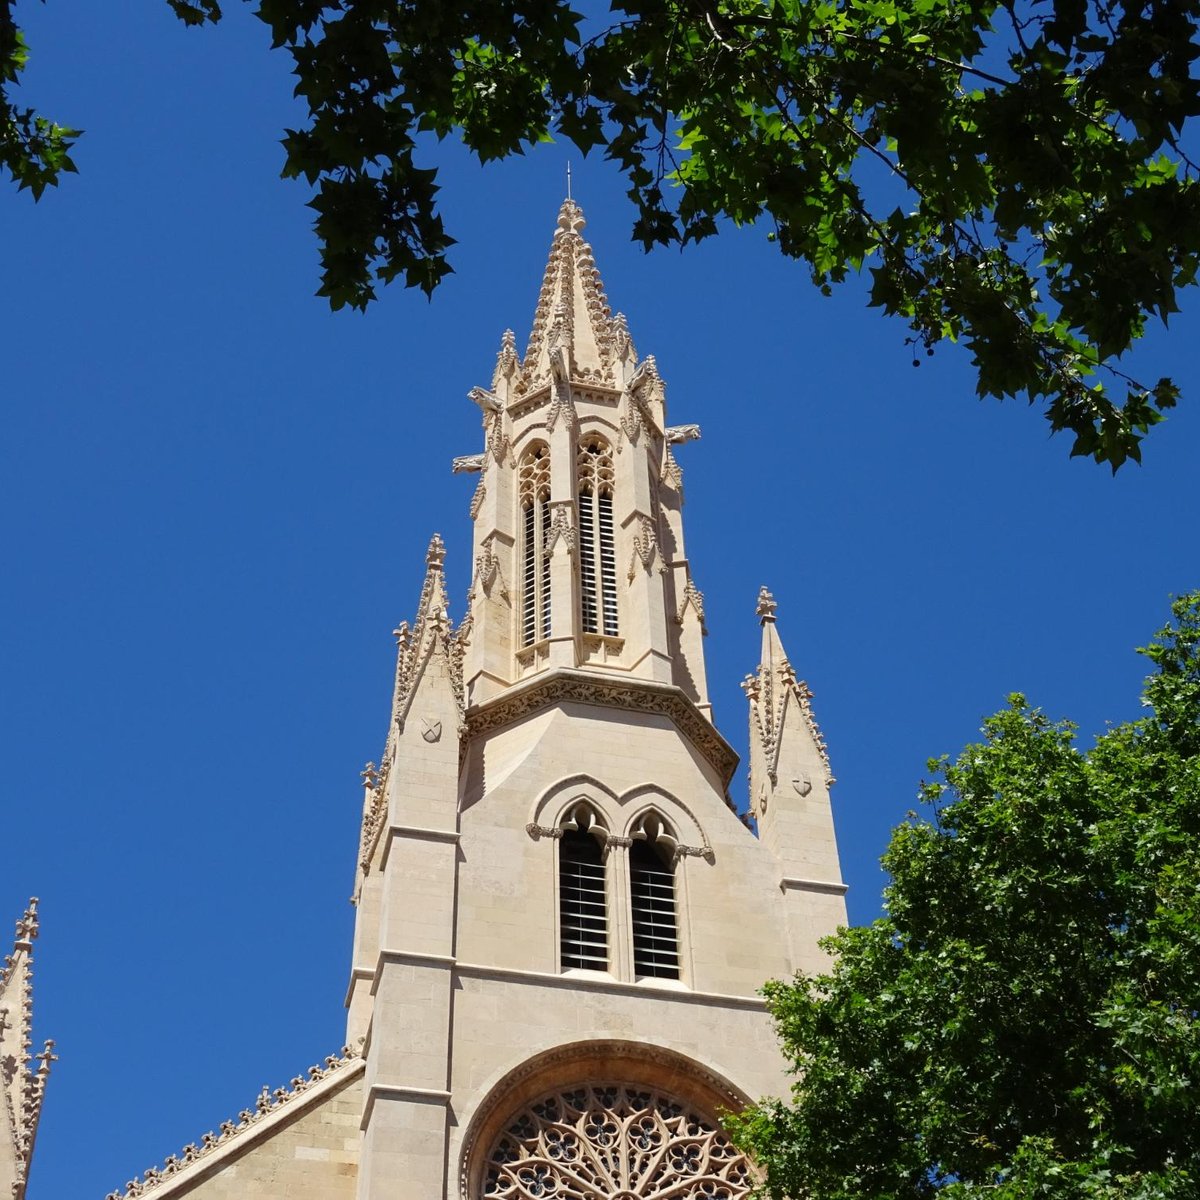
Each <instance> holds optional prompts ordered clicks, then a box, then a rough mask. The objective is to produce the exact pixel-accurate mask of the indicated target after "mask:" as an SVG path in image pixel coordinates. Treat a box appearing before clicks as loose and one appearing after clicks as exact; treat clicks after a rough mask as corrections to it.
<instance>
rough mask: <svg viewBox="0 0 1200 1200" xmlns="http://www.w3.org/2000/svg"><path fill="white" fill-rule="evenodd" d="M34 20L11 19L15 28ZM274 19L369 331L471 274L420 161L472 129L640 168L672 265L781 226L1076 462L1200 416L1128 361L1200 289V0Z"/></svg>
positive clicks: (494, 154)
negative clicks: (1153, 327) (683, 255)
mask: <svg viewBox="0 0 1200 1200" xmlns="http://www.w3.org/2000/svg"><path fill="white" fill-rule="evenodd" d="M168 3H170V4H171V6H172V8H173V9H174V10H175V11H176V12H177V13H178V14H179V15H180V16H181V17H182V18H183V19H184V20H185V21H187V22H189V23H192V24H198V23H202V22H204V21H215V20H217V19H218V18H219V16H220V6H219V4H218V3H217V0H168ZM10 8H11V0H0V31H2V29H3V26H4V24H5V22H7V24H8V26H9V27H10V29H11V26H12V22H11V13H10ZM257 12H258V15H259V16H260V17H261V18H262V20H263V21H265V22H266V23H267V24H268V25H269V26H270V28H271V30H272V33H273V37H274V41H275V44H276V46H278V47H281V48H286V50H287V51H288V52H289V53H290V54H291V56H292V59H293V62H294V72H295V76H296V81H297V82H296V91H297V94H298V96H299V97H301V98H302V100H303V101H304V102H305V103H306V105H307V108H308V117H309V119H308V121H307V124H306V125H305V126H304V127H303V128H301V129H297V130H290V131H288V132H287V135H286V137H285V139H284V146H285V149H286V161H285V166H284V174H285V175H288V176H293V177H302V178H304V179H306V180H307V181H308V182H309V183H310V184H311V185H312V186H313V187H314V188H315V189H316V194H315V196H314V198H313V200H312V201H311V204H312V207H313V208H314V210H315V211H316V214H317V216H316V222H315V227H316V231H317V235H318V238H319V240H320V243H321V247H322V266H323V274H322V283H321V288H320V293H321V294H322V295H325V296H326V297H328V299H329V302H330V304H331V305H332V306H333V307H334V308H340V307H342V306H344V305H351V306H353V307H359V308H362V307H365V306H366V305H367V303H368V302H369V301H370V300H371V299H373V298H374V297H375V294H376V285H377V283H379V282H380V281H384V282H386V281H390V280H392V279H395V278H397V277H399V278H402V279H403V280H404V281H405V282H406V283H407V284H408V285H410V286H418V287H421V288H423V289H425V290H426V291H427V292H429V291H432V289H433V288H434V287H436V285H437V283H438V281H439V280H440V279H441V278H442V277H443V276H444V275H445V274H446V272H447V271H448V270H449V269H450V267H449V264H448V260H447V252H448V250H449V248H450V246H451V244H452V239H451V238H450V237H449V235H448V234H447V233H446V231H445V229H444V227H443V224H442V221H441V218H440V216H439V214H438V209H437V203H436V193H437V174H436V170H435V169H434V168H432V167H429V166H423V165H421V164H422V162H423V161H427V158H426V155H427V152H428V145H427V143H428V142H429V140H430V139H433V138H444V137H447V136H450V135H457V136H459V137H461V138H462V140H463V141H464V142H465V144H466V145H467V146H469V147H470V148H471V149H472V150H473V151H475V153H476V154H478V156H479V157H480V159H481V160H483V161H487V160H489V159H494V158H501V157H505V156H509V155H513V154H520V153H523V152H524V150H525V149H526V148H528V147H529V146H531V145H533V144H535V143H537V142H539V141H545V140H547V139H550V138H552V137H559V138H565V139H567V140H569V141H571V142H572V143H574V144H575V145H576V146H577V147H578V148H579V149H580V150H581V151H583V152H584V153H587V152H588V151H589V150H592V149H594V148H597V147H599V148H601V149H602V150H603V152H604V154H605V155H606V156H607V157H608V158H610V159H612V160H613V161H614V162H616V163H617V164H618V166H619V167H620V168H621V170H622V171H623V172H624V174H625V177H626V179H627V180H628V184H629V196H630V199H631V200H632V201H633V204H634V206H635V210H636V220H635V223H634V235H635V237H636V238H637V239H639V240H641V241H642V242H643V243H644V244H645V245H646V246H647V247H650V246H653V245H655V244H665V243H672V242H677V243H687V242H691V241H697V240H700V239H702V238H705V237H708V236H710V235H712V234H713V233H715V232H716V231H717V230H718V228H719V227H720V223H721V222H722V221H723V220H731V221H733V222H736V223H738V224H748V223H751V222H755V221H762V222H764V223H766V225H767V226H768V228H769V230H770V236H771V237H772V238H774V239H775V240H776V242H777V244H778V246H779V248H780V249H781V250H782V251H783V253H784V254H786V255H788V256H791V257H794V258H798V259H801V260H803V261H804V262H805V263H806V264H807V267H808V269H809V272H810V274H811V276H812V279H813V281H814V282H815V283H816V284H817V286H819V287H820V288H821V289H822V290H824V291H828V290H829V289H830V288H831V287H832V286H833V285H834V284H837V283H840V282H842V281H843V280H844V279H845V278H846V277H847V275H848V274H850V273H852V272H858V271H868V272H869V273H870V278H871V291H870V303H871V304H872V305H875V306H878V307H879V308H881V309H883V310H884V311H885V312H887V313H889V314H893V315H895V316H898V317H900V318H901V319H903V320H904V321H906V322H907V323H908V325H909V328H910V338H909V340H910V341H911V343H912V344H913V346H914V348H915V351H916V352H917V353H918V354H919V352H921V351H924V352H926V353H932V352H933V349H934V347H935V346H936V345H938V344H939V343H940V342H942V341H944V340H947V339H949V340H954V341H962V342H964V343H965V344H966V346H967V347H968V348H969V350H970V352H971V355H972V359H973V363H974V365H975V368H976V371H977V376H978V391H979V393H980V395H987V396H995V397H1006V396H1024V397H1026V398H1027V399H1028V400H1029V401H1030V402H1031V403H1033V402H1037V403H1041V404H1044V405H1045V409H1046V415H1047V417H1048V419H1049V421H1050V424H1051V427H1052V428H1053V429H1054V430H1070V431H1071V432H1072V433H1073V434H1074V443H1073V449H1072V453H1073V454H1083V455H1091V456H1092V457H1094V458H1095V459H1097V460H1098V461H1101V462H1107V463H1109V464H1111V465H1112V467H1113V469H1114V470H1115V469H1116V468H1117V467H1119V466H1120V465H1121V464H1122V463H1123V462H1124V461H1126V459H1128V458H1134V459H1137V458H1139V455H1140V451H1139V444H1140V441H1141V439H1142V437H1143V436H1144V434H1145V433H1146V431H1147V430H1148V429H1149V428H1150V427H1151V426H1152V425H1154V424H1155V423H1157V422H1158V421H1159V420H1161V419H1162V415H1163V412H1164V410H1167V409H1169V408H1171V407H1172V406H1173V405H1174V404H1175V403H1176V399H1177V396H1178V390H1177V388H1176V386H1175V384H1174V383H1173V382H1172V381H1171V380H1169V379H1162V380H1159V381H1158V382H1157V383H1155V384H1153V385H1149V386H1148V385H1145V384H1142V383H1139V382H1138V381H1136V380H1134V379H1132V378H1130V377H1129V376H1127V375H1126V374H1125V373H1124V372H1122V371H1121V370H1120V369H1119V367H1118V360H1119V359H1120V357H1121V356H1122V354H1124V353H1125V352H1126V351H1127V350H1128V349H1129V348H1130V347H1131V345H1132V344H1133V343H1134V342H1135V341H1136V339H1137V338H1138V337H1139V336H1141V334H1142V333H1143V332H1144V330H1145V328H1146V323H1147V321H1148V320H1149V319H1150V318H1153V317H1157V318H1161V319H1162V320H1163V321H1165V320H1166V319H1167V318H1168V317H1169V316H1170V315H1171V314H1172V313H1173V312H1175V311H1177V293H1178V291H1179V290H1180V289H1181V288H1186V287H1188V286H1190V285H1192V284H1193V283H1195V281H1196V273H1197V265H1198V263H1200V257H1198V256H1200V199H1198V195H1200V193H1198V192H1197V186H1196V168H1195V164H1193V163H1192V161H1191V160H1190V159H1189V158H1188V156H1187V154H1186V152H1185V147H1184V144H1183V141H1182V136H1183V133H1184V129H1185V126H1186V123H1187V121H1188V119H1189V118H1191V117H1193V116H1195V115H1196V114H1197V112H1200V88H1198V86H1197V82H1196V81H1195V80H1194V79H1193V77H1192V64H1193V62H1194V61H1195V59H1196V57H1197V54H1198V53H1200V49H1198V47H1197V38H1196V34H1197V23H1198V19H1200V0H613V4H612V9H611V12H610V13H609V14H608V16H607V17H592V18H589V19H587V20H585V19H584V17H583V16H582V15H581V14H580V13H579V12H577V11H575V10H574V9H572V8H571V6H570V4H569V3H568V0H459V2H458V3H457V4H446V3H445V2H444V0H258V7H257ZM2 50H3V42H2V41H0V51H2ZM0 61H5V62H9V63H10V64H12V63H14V62H16V59H14V58H13V57H12V55H11V54H10V55H9V56H8V57H7V58H3V59H0ZM15 69H19V66H18V67H17V68H15ZM14 79H15V75H14V74H12V73H10V74H9V75H8V76H6V77H5V81H6V82H9V83H11V82H13V81H14ZM6 128H7V130H8V132H7V134H6V149H7V157H6V159H5V164H6V165H7V166H8V167H9V169H10V170H12V171H13V172H14V174H17V175H18V178H21V177H22V176H21V174H20V172H22V171H26V170H28V169H29V168H28V164H29V163H34V162H36V163H39V164H40V166H39V167H38V169H39V170H40V171H41V172H42V175H41V176H39V178H42V179H43V183H42V186H44V183H45V182H53V180H54V176H55V173H56V169H59V168H61V169H66V168H65V167H63V164H62V162H61V160H60V159H56V157H55V154H56V153H57V151H56V150H55V151H51V152H50V153H49V158H48V159H47V157H46V153H45V152H44V151H43V149H42V146H41V144H40V143H39V144H36V145H34V146H33V147H32V151H31V150H30V144H29V139H28V138H26V139H25V141H24V143H22V141H21V136H20V129H19V127H18V126H17V125H15V124H13V122H12V119H11V117H10V118H9V119H8V122H7V125H6ZM64 132H67V131H64ZM43 140H45V139H43ZM50 142H51V145H53V144H54V143H53V139H52V138H51V139H50ZM14 145H15V146H16V147H17V149H16V150H15V151H14V150H13V149H12V147H13V146H14ZM22 145H24V147H25V149H22ZM14 164H15V165H14ZM913 361H914V363H919V362H920V358H919V357H914V360H913ZM1106 385H1107V387H1106ZM1114 389H1115V393H1114ZM1122 393H1123V395H1122Z"/></svg>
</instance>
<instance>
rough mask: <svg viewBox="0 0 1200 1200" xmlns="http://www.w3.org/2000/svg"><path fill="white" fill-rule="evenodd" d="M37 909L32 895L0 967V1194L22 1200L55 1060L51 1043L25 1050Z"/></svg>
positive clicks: (28, 1038)
mask: <svg viewBox="0 0 1200 1200" xmlns="http://www.w3.org/2000/svg"><path fill="white" fill-rule="evenodd" d="M37 909H38V902H37V897H36V896H35V897H34V898H33V899H31V900H30V901H29V907H28V908H27V909H26V910H25V912H24V913H23V914H22V916H21V918H20V920H18V921H17V931H16V937H15V938H14V940H13V951H12V953H11V954H9V955H6V956H5V959H4V966H3V969H0V1085H2V1086H3V1091H4V1112H3V1115H0V1126H2V1133H0V1195H6V1196H9V1195H10V1196H11V1197H12V1200H23V1198H24V1196H25V1184H26V1181H27V1180H28V1178H29V1164H30V1161H31V1160H32V1158H33V1143H34V1139H35V1138H36V1136H37V1127H38V1119H39V1118H40V1116H41V1113H42V1100H43V1098H44V1096H45V1094H46V1080H47V1078H48V1077H49V1075H50V1064H51V1063H52V1062H54V1061H55V1055H54V1053H53V1050H54V1043H53V1042H46V1044H45V1047H44V1048H43V1050H42V1051H41V1053H40V1054H32V1053H30V1051H31V1048H32V1046H33V1039H32V1036H31V1031H32V1026H33V987H32V983H33V943H34V939H35V938H36V937H37V935H38V911H37ZM35 1063H36V1064H37V1065H36V1066H35V1065H34V1064H35ZM6 1184H7V1185H8V1186H7V1189H5V1186H4V1185H6Z"/></svg>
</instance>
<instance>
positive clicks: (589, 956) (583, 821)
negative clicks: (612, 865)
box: [558, 805, 608, 971]
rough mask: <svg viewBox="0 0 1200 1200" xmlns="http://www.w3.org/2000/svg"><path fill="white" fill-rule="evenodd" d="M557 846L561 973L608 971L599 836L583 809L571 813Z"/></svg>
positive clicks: (602, 860) (602, 853) (590, 813)
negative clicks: (577, 968) (579, 970)
mask: <svg viewBox="0 0 1200 1200" xmlns="http://www.w3.org/2000/svg"><path fill="white" fill-rule="evenodd" d="M562 829H563V834H562V838H561V839H560V841H559V843H558V905H559V929H560V934H561V960H562V969H563V970H564V971H565V970H567V969H568V968H569V967H583V968H586V969H588V970H592V971H607V970H608V912H607V902H606V896H605V886H604V848H603V845H602V843H601V841H600V837H598V836H597V834H601V836H603V835H602V831H601V830H600V828H599V826H598V825H597V822H596V818H595V815H594V814H593V813H592V811H591V809H589V808H588V807H587V806H586V805H580V806H577V807H576V808H575V809H573V810H572V811H571V813H570V814H569V815H568V817H567V819H566V820H565V821H564V822H563V825H562Z"/></svg>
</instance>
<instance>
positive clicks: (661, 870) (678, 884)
mask: <svg viewBox="0 0 1200 1200" xmlns="http://www.w3.org/2000/svg"><path fill="white" fill-rule="evenodd" d="M582 230H583V216H582V213H581V212H580V210H579V208H578V206H576V205H575V204H573V203H572V202H570V201H568V202H567V203H566V204H565V205H564V206H563V208H562V211H561V213H560V215H559V218H558V227H557V230H556V233H555V235H554V240H553V243H552V247H551V254H550V261H549V264H548V266H547V268H546V273H545V277H544V282H543V286H542V291H541V296H540V298H539V302H538V307H537V312H536V314H535V317H534V324H533V332H532V335H531V337H530V341H529V344H528V348H527V350H526V352H525V354H524V356H519V355H518V354H517V350H516V343H515V339H514V338H513V336H512V334H511V333H506V334H505V335H504V338H503V341H502V344H501V350H500V354H499V357H498V360H497V364H496V369H495V373H494V375H493V378H492V382H491V386H490V387H489V388H476V389H474V390H473V391H472V392H471V399H472V400H473V401H474V402H475V403H476V404H477V405H478V407H479V409H480V413H481V417H482V423H483V449H482V452H480V453H478V454H475V455H469V456H465V457H463V458H460V459H456V460H455V462H454V467H455V469H456V470H459V471H465V472H471V473H475V474H477V475H478V482H477V485H476V489H475V494H474V498H473V500H472V502H471V517H472V521H473V527H474V536H473V549H472V554H473V573H472V582H471V588H470V593H469V597H468V605H467V611H466V615H465V617H464V619H463V620H462V622H461V623H460V624H459V625H458V626H457V627H455V626H454V625H452V623H451V620H450V616H449V606H448V601H447V597H446V590H445V582H444V574H443V563H444V557H445V552H446V551H445V547H444V545H443V543H442V540H441V538H440V537H438V536H436V535H435V536H434V539H433V541H432V542H431V544H430V548H429V553H428V556H427V568H428V569H427V576H426V580H425V584H424V587H423V589H422V592H421V596H420V600H419V604H418V607H417V615H416V619H415V621H414V623H413V624H412V625H411V626H409V625H407V624H405V625H402V626H401V627H400V629H398V630H397V631H396V632H397V640H398V643H399V653H398V659H397V667H396V681H395V691H394V698H393V711H392V716H391V721H390V723H389V727H388V734H387V739H386V743H385V748H384V752H383V755H382V758H381V761H380V763H379V765H378V766H375V765H374V764H371V765H369V767H368V769H367V771H366V772H364V780H365V785H366V786H365V789H364V806H363V827H362V837H361V842H360V846H359V856H358V877H357V883H356V887H355V903H356V905H357V925H356V932H355V941H354V951H353V964H352V971H351V979H350V985H349V989H348V993H347V1009H348V1017H347V1037H346V1042H347V1046H346V1048H345V1049H344V1050H343V1052H342V1054H341V1055H339V1056H335V1057H334V1058H331V1059H329V1060H327V1062H326V1064H325V1066H323V1067H319V1068H313V1070H312V1071H311V1072H310V1074H309V1076H308V1077H307V1078H304V1077H301V1078H298V1079H296V1080H293V1081H292V1085H291V1087H289V1088H287V1089H280V1091H279V1092H277V1093H275V1094H273V1095H271V1094H267V1093H264V1094H263V1096H261V1097H259V1100H258V1102H257V1104H256V1105H255V1106H254V1107H253V1108H252V1109H249V1110H246V1111H244V1112H243V1113H241V1114H240V1115H239V1118H238V1119H237V1120H236V1121H231V1122H228V1123H227V1124H226V1126H223V1127H222V1129H221V1131H220V1133H219V1134H216V1133H214V1134H210V1135H208V1136H207V1137H206V1138H205V1139H203V1140H202V1141H201V1143H199V1144H197V1145H193V1146H191V1147H188V1148H186V1150H185V1152H184V1153H183V1154H182V1155H180V1156H176V1158H174V1159H172V1160H170V1161H169V1162H168V1163H167V1164H166V1165H165V1166H164V1167H162V1168H159V1169H156V1170H153V1171H151V1172H149V1173H148V1175H147V1176H143V1177H142V1178H140V1179H138V1180H134V1181H132V1182H131V1184H130V1185H129V1186H128V1187H127V1188H126V1189H125V1192H124V1193H123V1195H124V1196H126V1197H133V1196H138V1195H142V1194H147V1193H153V1194H154V1195H155V1196H156V1197H164V1198H165V1197H166V1196H168V1195H170V1196H175V1195H179V1196H182V1195H188V1196H196V1197H204V1198H205V1200H216V1198H219V1200H225V1198H226V1197H233V1196H254V1197H258V1196H261V1197H264V1198H266V1197H271V1198H274V1197H280V1198H282V1197H309V1196H312V1197H314V1198H315V1197H317V1196H321V1197H329V1198H332V1200H339V1198H341V1197H345V1198H346V1200H351V1197H354V1198H355V1200H408V1198H412V1200H452V1198H453V1200H479V1198H481V1197H483V1196H506V1197H513V1198H514V1200H516V1198H522V1200H533V1198H536V1197H541V1196H551V1195H553V1196H556V1197H563V1198H571V1197H574V1198H577V1200H583V1198H584V1197H602V1198H603V1200H632V1198H633V1197H637V1196H651V1195H661V1196H666V1195H670V1196H678V1197H684V1196H701V1195H703V1196H711V1197H725V1198H726V1200H737V1198H739V1197H743V1196H745V1195H746V1194H747V1192H748V1188H749V1186H750V1183H751V1182H752V1168H751V1166H750V1165H749V1164H747V1163H746V1162H745V1160H744V1159H743V1158H742V1156H741V1155H740V1154H738V1152H737V1151H736V1149H734V1148H733V1147H732V1146H730V1145H729V1143H728V1142H727V1140H726V1139H725V1138H724V1135H723V1134H722V1133H721V1131H720V1129H719V1123H718V1114H719V1113H720V1111H721V1110H723V1109H725V1108H728V1107H731V1106H736V1105H738V1104H740V1103H742V1102H744V1101H745V1100H746V1099H748V1098H752V1097H758V1096H762V1095H767V1094H780V1093H782V1092H783V1091H785V1090H786V1087H787V1079H786V1076H785V1075H784V1073H783V1071H782V1064H781V1061H780V1058H779V1054H778V1051H777V1048H776V1043H775V1039H774V1035H773V1032H772V1030H771V1027H770V1022H769V1020H768V1018H767V1016H766V1013H765V1011H764V1008H763V1003H762V1001H761V999H760V998H759V996H758V995H757V989H758V988H759V987H760V986H761V985H762V983H763V981H764V980H766V979H768V978H772V977H779V976H788V975H790V974H792V973H793V972H795V971H798V970H799V971H810V970H813V969H816V968H817V967H819V966H820V964H821V961H822V956H821V951H820V950H819V948H818V945H817V942H818V939H819V938H820V937H822V936H823V935H825V934H827V933H830V932H832V931H833V929H835V928H836V927H837V926H838V925H839V924H841V923H844V920H845V909H844V904H843V893H844V890H845V889H844V887H843V885H842V883H841V876H840V871H839V866H838V857H837V849H836V844H835V840H834V833H833V824H832V818H831V812H830V802H829V788H830V785H831V784H832V782H833V780H832V777H831V775H830V772H829V764H828V758H827V756H826V753H825V747H824V744H823V742H822V740H821V736H820V733H819V731H818V729H817V726H816V724H815V721H814V718H813V713H812V708H811V704H810V700H811V697H810V694H809V692H808V690H807V688H806V687H805V685H804V684H803V682H801V681H800V680H798V679H797V678H796V676H795V674H794V672H793V671H792V668H791V666H790V664H789V663H788V660H787V656H786V654H785V653H784V650H783V646H782V643H781V642H780V639H779V636H778V632H777V630H776V627H775V612H774V602H773V600H772V599H771V597H770V595H769V594H768V593H766V592H765V590H764V592H763V593H762V595H761V596H760V599H759V609H758V616H759V619H760V621H761V623H762V628H763V650H762V660H761V663H760V665H759V668H758V671H757V673H756V674H755V675H754V676H751V677H750V678H749V679H748V680H747V681H746V684H745V687H746V690H747V693H748V697H749V702H750V746H751V751H750V755H751V761H750V772H751V814H752V816H753V819H754V821H755V822H756V823H757V829H758V833H757V834H756V833H754V832H752V831H751V829H750V828H749V827H748V824H747V822H746V821H744V820H743V819H742V818H740V817H739V816H738V814H737V813H736V811H735V809H734V806H733V805H732V804H731V802H730V800H729V796H728V787H729V782H730V779H731V777H732V774H733V771H734V768H735V766H736V761H737V760H736V756H735V755H734V753H733V751H732V750H731V749H730V747H729V745H728V743H727V742H726V741H725V740H724V738H722V737H721V735H720V734H719V733H718V732H717V730H716V729H715V728H714V727H713V724H712V719H711V706H710V704H709V700H708V691H707V681H706V676H705V668H704V652H703V638H704V635H705V629H704V606H703V598H702V595H701V593H700V591H699V590H698V589H697V586H696V583H695V582H694V581H693V579H692V575H691V570H690V567H689V564H688V559H687V556H686V552H685V549H684V529H683V520H682V513H683V482H682V472H681V469H680V466H679V463H678V461H677V451H678V450H679V448H680V447H681V446H682V445H683V444H684V443H687V442H690V441H692V440H694V439H696V438H697V437H699V430H698V429H697V428H696V427H695V426H689V425H682V426H670V425H668V424H667V417H666V398H665V388H664V384H663V381H662V379H661V378H660V377H659V374H658V371H657V368H656V366H655V363H654V360H653V358H644V359H640V360H639V358H638V355H637V352H636V351H635V349H634V346H633V342H632V340H631V338H630V335H629V331H628V329H627V327H626V323H625V320H624V318H623V317H621V316H620V315H617V316H615V317H614V316H612V315H611V314H610V312H609V309H608V306H607V302H606V299H605V296H604V290H603V287H602V285H601V282H600V277H599V274H598V272H597V271H596V267H595V263H594V261H593V259H592V252H591V250H590V248H589V247H588V245H587V243H586V242H585V241H584V240H583V236H582ZM120 1195H122V1193H114V1194H113V1197H110V1198H109V1200H118V1198H119V1196H120Z"/></svg>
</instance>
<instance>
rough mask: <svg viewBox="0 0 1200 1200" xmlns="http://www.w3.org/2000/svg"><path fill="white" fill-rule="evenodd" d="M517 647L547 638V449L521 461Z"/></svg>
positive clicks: (531, 451) (539, 448)
mask: <svg viewBox="0 0 1200 1200" xmlns="http://www.w3.org/2000/svg"><path fill="white" fill-rule="evenodd" d="M518 484H519V487H518V492H519V496H520V504H521V645H522V646H532V645H533V643H534V642H539V641H541V640H542V639H543V638H548V637H549V636H550V562H549V559H548V557H547V555H546V553H545V549H546V537H547V535H548V534H549V532H550V448H549V447H548V446H546V445H545V444H544V443H541V442H539V443H537V444H536V445H534V446H531V447H530V448H529V449H528V450H527V451H526V452H525V454H524V455H523V456H522V458H521V469H520V473H519V476H518Z"/></svg>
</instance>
